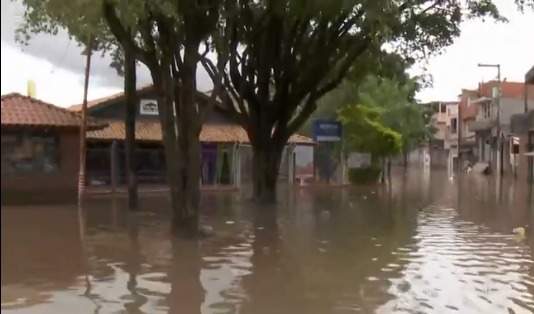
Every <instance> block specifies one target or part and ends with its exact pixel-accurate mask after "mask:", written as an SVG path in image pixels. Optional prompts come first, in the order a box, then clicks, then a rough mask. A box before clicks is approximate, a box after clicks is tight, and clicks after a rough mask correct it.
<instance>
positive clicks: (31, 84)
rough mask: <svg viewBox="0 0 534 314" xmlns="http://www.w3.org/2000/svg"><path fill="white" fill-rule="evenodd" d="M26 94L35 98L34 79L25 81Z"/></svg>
mask: <svg viewBox="0 0 534 314" xmlns="http://www.w3.org/2000/svg"><path fill="white" fill-rule="evenodd" d="M26 88H27V91H26V92H27V95H28V96H29V97H32V98H35V96H36V94H37V92H36V87H35V81H34V80H28V83H27V86H26Z"/></svg>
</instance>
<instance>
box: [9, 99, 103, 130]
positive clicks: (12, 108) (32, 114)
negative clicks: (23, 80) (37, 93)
mask: <svg viewBox="0 0 534 314" xmlns="http://www.w3.org/2000/svg"><path fill="white" fill-rule="evenodd" d="M1 120H2V126H42V127H79V126H80V123H81V117H80V115H79V114H76V113H74V112H72V111H69V110H67V109H65V108H61V107H57V106H54V105H52V104H49V103H46V102H44V101H42V100H39V99H36V98H32V97H29V96H24V95H21V94H19V93H10V94H6V95H2V111H1ZM89 125H90V126H93V125H94V126H97V125H98V123H97V122H96V120H94V119H92V118H91V120H90V121H89Z"/></svg>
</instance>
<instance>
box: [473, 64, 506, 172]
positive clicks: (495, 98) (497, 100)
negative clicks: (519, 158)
mask: <svg viewBox="0 0 534 314" xmlns="http://www.w3.org/2000/svg"><path fill="white" fill-rule="evenodd" d="M478 67H479V68H496V69H497V92H496V93H495V95H494V94H493V89H492V95H491V96H492V103H494V104H495V106H496V107H497V124H496V126H495V128H496V133H497V134H496V144H497V152H496V156H497V158H496V159H497V164H496V168H497V171H496V173H497V175H499V176H502V175H503V173H504V161H503V159H504V158H503V157H504V149H503V148H504V145H503V144H504V143H503V136H502V134H501V65H500V64H482V63H479V64H478Z"/></svg>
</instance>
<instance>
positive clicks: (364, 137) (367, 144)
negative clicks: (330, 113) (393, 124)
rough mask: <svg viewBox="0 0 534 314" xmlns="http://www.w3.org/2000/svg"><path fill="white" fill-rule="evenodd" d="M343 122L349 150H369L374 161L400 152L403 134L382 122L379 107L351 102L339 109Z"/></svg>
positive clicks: (340, 118)
mask: <svg viewBox="0 0 534 314" xmlns="http://www.w3.org/2000/svg"><path fill="white" fill-rule="evenodd" d="M338 119H339V121H341V123H342V124H343V133H344V136H343V137H344V139H343V140H344V141H345V143H344V144H345V147H346V148H347V151H358V152H367V153H370V154H371V155H372V156H373V162H377V161H379V160H380V159H382V158H385V157H389V156H392V155H394V154H397V153H399V152H400V150H401V147H402V135H401V134H399V133H398V132H396V131H394V130H393V129H390V128H388V127H387V126H385V125H384V124H383V123H382V111H381V110H380V109H378V108H375V107H372V106H367V105H362V104H358V105H356V104H350V105H347V106H344V107H343V108H341V109H340V110H339V111H338Z"/></svg>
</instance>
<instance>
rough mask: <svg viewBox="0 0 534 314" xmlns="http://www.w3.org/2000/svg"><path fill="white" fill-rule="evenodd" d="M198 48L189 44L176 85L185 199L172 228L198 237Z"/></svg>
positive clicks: (199, 155) (181, 171)
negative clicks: (178, 81) (178, 82)
mask: <svg viewBox="0 0 534 314" xmlns="http://www.w3.org/2000/svg"><path fill="white" fill-rule="evenodd" d="M197 51H198V45H195V44H190V45H187V44H186V48H185V51H184V60H183V63H182V65H181V67H180V78H181V84H176V83H175V99H179V102H177V103H176V107H175V108H176V109H175V110H176V118H177V130H178V147H179V149H178V150H179V151H180V157H181V159H180V161H181V162H180V168H181V169H180V174H181V176H180V184H181V191H182V199H181V204H180V208H179V209H178V208H177V210H179V212H175V215H174V219H173V229H174V230H175V231H178V232H182V231H184V232H186V235H187V236H197V235H198V222H199V212H200V167H201V158H202V154H201V144H200V139H199V137H200V131H201V129H202V121H201V115H200V113H199V108H198V107H197V102H196V91H197V89H196V70H197V61H196V58H197Z"/></svg>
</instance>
